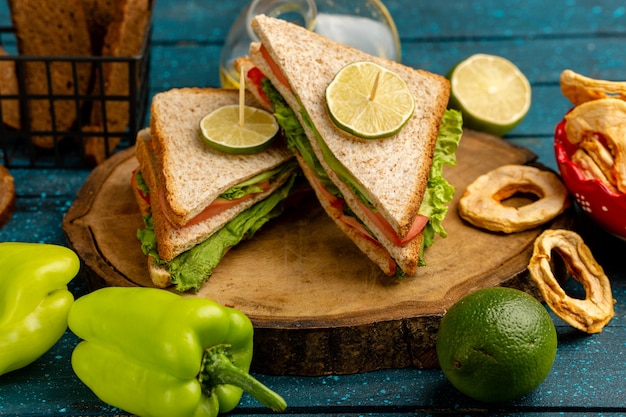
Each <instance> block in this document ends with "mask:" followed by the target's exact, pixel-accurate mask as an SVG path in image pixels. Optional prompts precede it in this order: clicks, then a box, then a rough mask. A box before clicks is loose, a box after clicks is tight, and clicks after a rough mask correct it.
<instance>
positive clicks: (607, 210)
mask: <svg viewBox="0 0 626 417" xmlns="http://www.w3.org/2000/svg"><path fill="white" fill-rule="evenodd" d="M575 151H576V145H573V144H572V143H570V141H569V140H567V134H566V133H565V119H563V120H562V121H561V122H560V123H559V124H558V125H557V126H556V130H555V132H554V153H555V156H556V162H557V165H558V167H559V171H560V173H561V177H562V178H563V182H564V183H565V186H566V187H567V189H568V190H569V192H570V194H571V195H572V196H573V197H574V198H575V199H576V201H577V202H578V205H579V206H580V207H581V209H582V210H583V211H585V212H586V213H587V215H589V217H591V218H592V219H593V220H594V221H595V222H596V223H597V224H599V225H600V226H601V227H602V228H604V229H605V230H607V231H608V232H610V233H612V234H614V235H616V236H618V237H620V238H622V239H625V240H626V193H622V194H616V193H614V192H613V191H611V190H610V189H609V188H607V187H606V186H605V185H604V184H602V182H600V181H598V180H587V179H585V178H584V177H583V175H582V173H581V172H580V170H579V168H578V167H577V166H576V165H575V164H574V163H573V162H572V161H571V160H570V157H571V155H572V154H573V153H574V152H575Z"/></svg>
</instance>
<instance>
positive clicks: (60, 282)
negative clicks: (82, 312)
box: [0, 242, 80, 375]
mask: <svg viewBox="0 0 626 417" xmlns="http://www.w3.org/2000/svg"><path fill="white" fill-rule="evenodd" d="M79 268H80V261H79V259H78V256H76V254H75V253H74V252H73V251H72V250H71V249H68V248H66V247H63V246H57V245H50V244H41V243H23V242H3V243H0V271H1V272H0V375H2V374H5V373H7V372H11V371H14V370H16V369H20V368H23V367H25V366H26V365H29V364H31V363H32V362H34V361H35V360H37V359H38V358H39V357H40V356H42V355H43V354H44V353H46V352H47V351H48V350H50V348H51V347H52V346H53V345H54V344H55V343H56V342H57V341H58V340H59V339H60V338H61V336H63V333H65V330H67V315H68V313H69V310H70V307H71V305H72V303H73V302H74V296H73V295H72V293H71V292H69V291H68V289H67V284H68V283H69V282H70V281H71V280H72V278H74V277H75V276H76V274H77V273H78V270H79Z"/></svg>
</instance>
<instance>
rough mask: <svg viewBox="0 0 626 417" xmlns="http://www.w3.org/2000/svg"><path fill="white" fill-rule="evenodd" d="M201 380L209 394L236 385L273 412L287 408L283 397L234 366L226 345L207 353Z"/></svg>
mask: <svg viewBox="0 0 626 417" xmlns="http://www.w3.org/2000/svg"><path fill="white" fill-rule="evenodd" d="M199 380H200V384H202V386H203V388H204V389H205V390H207V391H208V392H210V391H211V388H212V387H214V386H217V385H223V384H228V385H235V386H237V387H239V388H241V389H243V390H244V391H246V392H247V393H248V394H250V395H252V396H253V397H254V398H256V399H257V400H258V401H259V402H260V403H261V404H263V405H264V406H266V407H268V408H271V409H272V410H273V411H277V412H282V411H285V409H286V408H287V403H286V402H285V400H284V399H283V397H281V396H280V395H279V394H277V393H275V392H274V391H272V390H271V389H269V388H268V387H266V386H265V385H263V384H262V383H261V382H260V381H259V380H257V379H256V378H254V377H253V376H252V375H250V374H249V373H248V372H246V371H244V370H243V369H240V368H238V367H236V366H235V365H233V363H232V361H231V360H230V358H229V357H228V346H226V345H220V346H213V347H211V348H208V349H207V350H206V351H205V353H204V358H203V360H202V369H201V371H200V376H199Z"/></svg>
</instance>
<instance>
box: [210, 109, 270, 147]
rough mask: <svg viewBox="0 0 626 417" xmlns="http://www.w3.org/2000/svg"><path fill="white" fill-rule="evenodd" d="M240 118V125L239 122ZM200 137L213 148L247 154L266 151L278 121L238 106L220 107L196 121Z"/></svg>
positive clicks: (268, 114)
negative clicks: (198, 124) (241, 109)
mask: <svg viewBox="0 0 626 417" xmlns="http://www.w3.org/2000/svg"><path fill="white" fill-rule="evenodd" d="M241 116H243V123H241V122H240V120H241ZM200 132H201V136H202V138H203V139H204V140H205V141H206V143H207V144H208V145H209V146H211V147H212V148H213V149H217V150H219V151H222V152H225V153H229V154H237V155H249V154H254V153H258V152H261V151H263V150H264V149H267V148H268V147H269V146H270V144H271V143H272V141H273V139H274V138H275V137H276V133H278V122H277V121H276V118H275V117H274V115H272V114H271V113H268V112H266V111H265V110H261V109H257V108H256V107H251V106H244V108H243V115H241V114H240V107H239V105H238V104H233V105H229V106H223V107H220V108H218V109H216V110H214V111H213V112H211V113H209V114H207V115H206V116H204V117H203V118H202V120H200Z"/></svg>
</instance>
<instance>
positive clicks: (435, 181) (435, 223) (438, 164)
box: [419, 110, 463, 266]
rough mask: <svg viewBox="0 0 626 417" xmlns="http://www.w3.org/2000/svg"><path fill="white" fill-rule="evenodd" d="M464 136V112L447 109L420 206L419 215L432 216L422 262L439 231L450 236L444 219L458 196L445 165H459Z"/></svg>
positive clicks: (424, 243) (425, 238)
mask: <svg viewBox="0 0 626 417" xmlns="http://www.w3.org/2000/svg"><path fill="white" fill-rule="evenodd" d="M462 135H463V119H462V116H461V113H460V112H458V111H456V110H446V111H445V113H444V115H443V118H442V120H441V125H440V126H439V135H438V137H437V144H436V146H435V153H434V155H433V163H432V165H431V167H430V175H429V177H428V187H427V189H426V193H425V194H424V200H422V205H421V206H420V209H419V214H421V215H424V216H426V217H428V223H427V224H426V228H425V229H424V238H423V239H422V249H421V253H420V261H419V263H420V265H421V266H423V265H425V264H426V263H425V261H424V249H425V248H427V247H429V246H431V245H432V244H433V242H434V239H435V234H438V235H440V236H441V237H446V236H447V235H448V234H447V233H446V231H445V230H444V228H443V225H442V222H443V219H444V218H445V217H446V214H447V213H448V204H449V203H450V201H452V198H453V197H454V192H455V190H454V186H452V184H450V183H449V182H448V181H447V180H446V179H445V178H444V177H443V166H444V165H449V166H455V165H456V150H457V148H458V146H459V142H460V141H461V136H462Z"/></svg>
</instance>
